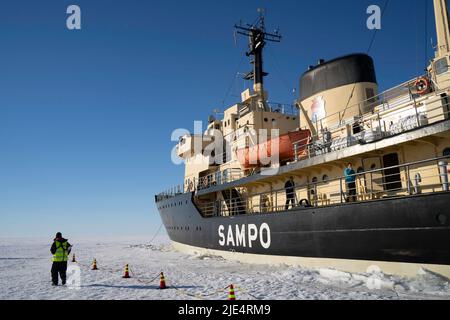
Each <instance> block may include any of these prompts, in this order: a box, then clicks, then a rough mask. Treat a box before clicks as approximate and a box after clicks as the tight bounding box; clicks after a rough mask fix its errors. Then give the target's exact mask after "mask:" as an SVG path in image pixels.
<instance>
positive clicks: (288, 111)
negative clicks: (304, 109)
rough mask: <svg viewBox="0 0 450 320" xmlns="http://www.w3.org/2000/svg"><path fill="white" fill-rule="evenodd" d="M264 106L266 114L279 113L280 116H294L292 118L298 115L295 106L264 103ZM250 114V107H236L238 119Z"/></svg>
mask: <svg viewBox="0 0 450 320" xmlns="http://www.w3.org/2000/svg"><path fill="white" fill-rule="evenodd" d="M265 106H266V108H267V109H268V110H267V111H268V112H273V113H280V114H282V115H286V116H294V117H297V116H298V115H299V111H298V108H297V107H296V106H295V104H287V103H280V102H274V101H266V102H265ZM250 112H252V108H251V106H250V105H247V104H239V107H238V117H239V118H241V117H243V116H245V115H246V114H248V113H250Z"/></svg>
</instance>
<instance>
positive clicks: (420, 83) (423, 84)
mask: <svg viewBox="0 0 450 320" xmlns="http://www.w3.org/2000/svg"><path fill="white" fill-rule="evenodd" d="M414 87H415V88H416V90H417V93H418V94H420V95H424V94H426V93H428V92H429V91H430V80H428V78H424V77H422V78H419V79H417V80H416V82H415V83H414Z"/></svg>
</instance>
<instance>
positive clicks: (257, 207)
mask: <svg viewBox="0 0 450 320" xmlns="http://www.w3.org/2000/svg"><path fill="white" fill-rule="evenodd" d="M449 161H450V155H448V156H444V157H438V158H433V159H428V160H423V161H417V162H411V163H407V164H401V165H397V166H391V167H385V168H381V169H374V170H369V171H364V172H358V173H356V174H355V175H354V178H355V182H354V183H355V184H354V186H353V185H351V184H348V183H347V179H348V178H346V177H338V178H334V179H329V178H328V177H324V178H323V181H318V180H313V181H311V182H308V183H306V184H302V185H299V186H296V187H295V190H294V194H295V201H294V204H292V203H291V202H290V203H289V204H288V205H287V199H288V198H287V195H286V190H285V189H284V188H283V189H276V190H273V191H272V192H263V193H255V194H247V195H246V196H245V197H240V198H230V199H227V200H222V201H215V202H208V203H202V204H201V205H200V206H199V209H200V211H201V212H202V214H203V216H205V217H223V216H235V215H242V214H256V213H276V212H285V211H288V210H292V209H299V208H304V207H324V206H331V205H342V204H346V203H349V202H363V201H364V202H366V201H377V200H381V199H393V198H401V197H407V196H414V195H420V194H432V193H440V192H448V191H449V190H450V184H449V173H450V170H449V166H448V163H449ZM352 191H353V192H352Z"/></svg>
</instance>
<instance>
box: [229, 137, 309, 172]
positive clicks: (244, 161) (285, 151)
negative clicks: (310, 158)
mask: <svg viewBox="0 0 450 320" xmlns="http://www.w3.org/2000/svg"><path fill="white" fill-rule="evenodd" d="M310 140H311V131H309V130H299V131H295V132H290V133H288V134H285V135H282V136H280V137H277V138H274V139H271V140H268V141H266V142H263V143H260V144H258V145H255V146H252V147H248V148H243V149H238V150H237V151H236V155H237V157H238V160H239V162H240V163H241V166H242V167H243V168H244V169H252V168H258V167H261V166H265V165H267V164H268V163H267V161H261V157H262V158H263V160H264V159H269V158H272V150H273V151H275V150H274V149H275V148H276V144H277V143H278V146H279V147H278V149H279V150H278V153H279V161H280V162H284V161H289V160H291V161H292V160H294V158H295V154H294V143H298V149H297V151H298V157H299V158H302V157H305V156H307V155H308V148H307V145H308V143H309V142H310Z"/></svg>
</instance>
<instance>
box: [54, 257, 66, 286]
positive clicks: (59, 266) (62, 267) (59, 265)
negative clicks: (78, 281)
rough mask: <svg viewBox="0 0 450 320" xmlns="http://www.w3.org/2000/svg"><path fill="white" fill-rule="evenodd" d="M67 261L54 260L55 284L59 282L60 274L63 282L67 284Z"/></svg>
mask: <svg viewBox="0 0 450 320" xmlns="http://www.w3.org/2000/svg"><path fill="white" fill-rule="evenodd" d="M66 271H67V261H65V262H53V265H52V282H53V284H54V285H57V284H58V275H59V276H60V277H61V282H62V284H66Z"/></svg>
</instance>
